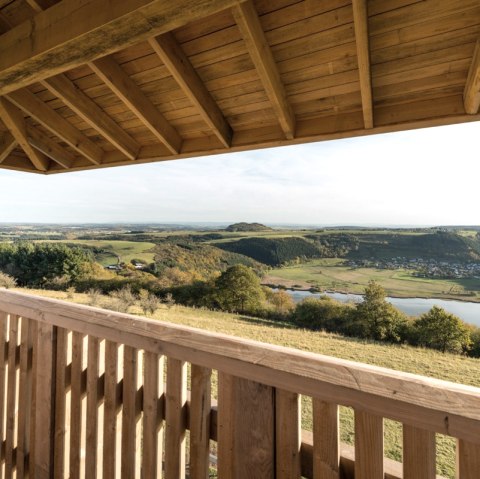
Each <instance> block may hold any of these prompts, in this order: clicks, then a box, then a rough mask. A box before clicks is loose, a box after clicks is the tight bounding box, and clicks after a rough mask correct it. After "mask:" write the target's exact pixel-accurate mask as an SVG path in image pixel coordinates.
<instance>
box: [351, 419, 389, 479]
mask: <svg viewBox="0 0 480 479" xmlns="http://www.w3.org/2000/svg"><path fill="white" fill-rule="evenodd" d="M383 477H384V472H383V418H381V417H379V416H374V415H372V414H369V413H366V412H363V411H359V410H355V479H383Z"/></svg>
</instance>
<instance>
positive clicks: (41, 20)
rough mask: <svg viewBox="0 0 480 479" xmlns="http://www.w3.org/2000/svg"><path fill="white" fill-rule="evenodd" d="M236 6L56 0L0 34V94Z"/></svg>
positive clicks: (171, 0) (182, 0)
mask: <svg viewBox="0 0 480 479" xmlns="http://www.w3.org/2000/svg"><path fill="white" fill-rule="evenodd" d="M242 1H243V0H155V1H154V0H122V1H121V2H112V1H111V0H83V1H82V2H79V1H78V0H62V1H61V2H59V3H57V4H56V5H53V6H52V7H50V8H49V9H48V10H45V11H42V12H39V13H37V14H36V15H35V16H34V17H33V18H32V19H31V20H30V21H28V22H24V23H22V24H20V25H18V26H17V27H15V28H13V29H12V30H10V31H8V32H7V33H5V34H3V35H2V37H1V41H0V95H4V94H5V93H8V92H9V91H13V90H17V89H19V88H22V87H25V86H27V85H29V84H32V83H34V82H37V81H41V80H44V79H45V78H48V77H51V76H54V75H57V74H59V73H63V72H65V71H67V70H70V69H73V68H75V67H78V66H80V65H83V64H84V63H87V62H90V61H93V60H95V59H97V58H101V57H104V56H106V55H109V54H111V53H114V52H116V51H119V50H123V49H125V48H127V47H129V46H132V45H135V44H138V43H139V42H141V41H144V40H147V39H148V38H150V37H153V36H156V35H160V34H162V33H166V32H168V31H171V30H173V29H174V28H178V27H180V26H183V25H185V24H187V23H189V22H191V21H193V20H197V19H199V18H202V17H206V16H209V15H212V14H214V13H217V12H219V11H221V10H224V9H227V8H230V7H232V6H235V5H238V4H239V3H240V2H242Z"/></svg>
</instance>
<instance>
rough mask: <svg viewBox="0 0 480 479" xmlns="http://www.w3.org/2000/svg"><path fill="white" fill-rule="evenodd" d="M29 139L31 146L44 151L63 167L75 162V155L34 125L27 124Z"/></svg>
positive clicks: (70, 165)
mask: <svg viewBox="0 0 480 479" xmlns="http://www.w3.org/2000/svg"><path fill="white" fill-rule="evenodd" d="M26 133H27V141H28V143H29V144H30V146H33V147H34V148H35V149H36V150H38V151H40V152H41V153H43V154H44V155H45V156H47V157H48V158H50V159H52V160H53V161H54V162H55V163H58V164H59V165H60V166H62V167H63V168H67V169H68V168H71V167H72V166H73V164H74V162H75V156H74V155H72V153H70V152H69V151H67V150H65V148H63V147H62V146H61V145H59V144H58V143H57V142H55V141H54V140H52V139H51V138H49V137H48V136H46V135H44V134H43V133H42V132H41V131H39V130H37V129H36V128H34V127H33V126H30V125H28V124H27V125H26Z"/></svg>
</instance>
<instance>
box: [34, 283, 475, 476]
mask: <svg viewBox="0 0 480 479" xmlns="http://www.w3.org/2000/svg"><path fill="white" fill-rule="evenodd" d="M28 292H30V293H35V294H41V295H42V296H49V297H54V298H57V299H65V300H68V301H74V302H77V303H84V304H88V302H89V297H88V296H87V295H84V294H73V295H72V294H70V295H69V294H67V293H63V292H53V291H31V290H29V291H28ZM108 301H109V300H108V298H106V297H104V298H103V299H102V305H103V306H104V307H108ZM130 312H131V313H134V314H140V313H141V311H140V308H138V307H137V306H133V307H132V308H131V310H130ZM153 318H155V319H157V320H160V321H168V322H171V323H177V324H184V325H189V326H194V327H197V328H202V329H206V330H211V331H217V332H222V333H226V334H231V335H235V336H241V337H245V338H251V339H255V340H259V341H268V342H269V343H273V344H278V345H281V346H288V347H293V348H297V349H302V350H305V351H311V352H315V353H320V354H326V355H330V356H335V357H339V358H344V359H349V360H354V361H360V362H364V363H368V364H374V365H378V366H383V367H387V368H391V369H396V370H400V371H406V372H410V373H415V374H421V375H424V376H431V377H435V378H439V379H444V380H448V381H453V382H458V383H463V384H469V385H472V386H477V387H480V375H479V374H478V371H479V368H480V360H477V359H472V358H466V357H462V356H458V355H450V354H442V353H439V352H436V351H432V350H425V349H418V348H413V347H410V346H395V345H387V344H380V343H373V342H367V341H360V340H355V339H349V338H343V337H341V336H336V335H331V334H326V333H322V332H311V331H305V330H300V329H296V328H293V327H291V326H289V325H285V324H283V325H282V324H279V323H274V322H271V321H265V320H259V319H254V318H247V317H242V316H238V315H230V314H225V313H217V312H211V311H205V310H198V309H197V310H196V309H191V308H185V307H180V306H173V307H170V308H167V307H166V306H162V307H161V308H160V309H159V310H157V312H156V313H155V315H154V316H153ZM215 387H216V381H215V377H214V384H213V389H214V391H215ZM302 423H303V427H304V428H305V429H311V427H312V416H311V401H310V400H309V398H304V399H303V407H302ZM353 437H354V436H353V412H352V410H351V409H349V408H345V407H342V408H341V438H342V441H343V442H347V443H350V444H352V443H353ZM401 437H402V430H401V425H400V424H398V423H396V422H393V421H389V420H387V421H385V454H386V456H387V457H389V458H391V459H395V460H397V461H401V454H402V451H401V443H402V441H401ZM437 457H438V459H437V463H438V473H439V474H441V475H443V476H445V477H450V478H453V477H454V466H455V444H454V441H453V440H452V439H450V438H446V437H444V436H441V435H438V437H437Z"/></svg>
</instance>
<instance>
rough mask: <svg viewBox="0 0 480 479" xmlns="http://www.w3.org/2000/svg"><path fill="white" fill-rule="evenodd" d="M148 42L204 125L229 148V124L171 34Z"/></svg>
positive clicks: (230, 129) (230, 136) (230, 135)
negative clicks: (197, 112) (195, 109)
mask: <svg viewBox="0 0 480 479" xmlns="http://www.w3.org/2000/svg"><path fill="white" fill-rule="evenodd" d="M150 45H151V46H152V48H153V49H154V50H155V52H156V53H157V54H158V56H159V57H160V59H161V60H162V62H163V63H164V64H165V66H166V67H167V69H168V71H169V72H170V73H171V75H172V76H173V78H175V80H176V81H177V83H178V84H179V85H180V88H181V89H182V91H183V92H184V93H185V95H186V96H187V97H188V99H189V100H190V101H191V102H192V103H193V104H194V105H195V106H196V107H197V108H198V110H199V112H200V115H201V116H202V118H203V119H204V120H205V122H206V123H207V125H208V126H209V127H210V128H211V129H212V131H213V132H214V133H215V135H216V136H217V138H218V139H219V140H220V141H221V142H222V144H223V145H224V146H225V147H226V148H229V147H230V145H231V142H232V134H233V132H232V128H231V127H230V125H229V124H228V122H227V120H226V119H225V117H224V115H223V113H222V111H221V110H220V108H219V107H218V105H217V103H216V102H215V100H214V99H213V98H212V96H211V94H210V92H209V91H208V90H207V88H206V87H205V85H204V83H203V82H202V80H201V79H200V77H199V76H198V73H197V72H196V70H195V69H194V68H193V66H192V64H191V62H190V60H189V59H188V57H187V56H186V55H185V53H184V52H183V50H182V48H181V46H180V45H179V44H178V42H177V41H176V40H175V37H174V36H173V34H172V33H171V32H168V33H165V34H163V35H159V36H157V37H155V38H152V39H150Z"/></svg>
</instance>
